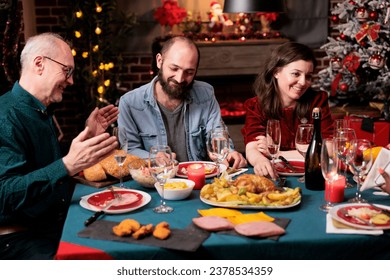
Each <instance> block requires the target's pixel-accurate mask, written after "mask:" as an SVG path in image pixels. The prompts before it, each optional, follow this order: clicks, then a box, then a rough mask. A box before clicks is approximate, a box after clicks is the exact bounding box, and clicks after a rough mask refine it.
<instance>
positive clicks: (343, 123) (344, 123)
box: [333, 119, 349, 136]
mask: <svg viewBox="0 0 390 280" xmlns="http://www.w3.org/2000/svg"><path fill="white" fill-rule="evenodd" d="M333 127H334V131H333V133H334V136H336V135H337V132H338V131H340V130H343V129H346V128H349V121H348V120H346V119H336V120H335V121H334V126H333Z"/></svg>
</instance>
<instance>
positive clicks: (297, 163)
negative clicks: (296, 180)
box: [275, 159, 305, 176]
mask: <svg viewBox="0 0 390 280" xmlns="http://www.w3.org/2000/svg"><path fill="white" fill-rule="evenodd" d="M288 162H289V163H290V164H291V165H292V166H293V167H294V168H295V170H296V172H294V171H292V170H291V169H289V168H288V167H287V166H286V165H285V164H284V163H283V162H282V161H281V160H280V159H277V160H275V169H276V172H278V174H279V175H282V176H303V175H305V161H304V160H301V159H288Z"/></svg>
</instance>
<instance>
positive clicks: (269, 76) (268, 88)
mask: <svg viewBox="0 0 390 280" xmlns="http://www.w3.org/2000/svg"><path fill="white" fill-rule="evenodd" d="M298 60H304V61H309V62H312V63H313V69H314V68H315V67H316V66H317V61H316V58H315V56H314V53H313V51H312V50H311V49H310V48H309V47H307V46H305V45H303V44H299V43H295V42H288V43H285V44H283V45H281V46H279V47H277V48H276V49H275V50H274V51H272V53H271V56H269V57H268V59H267V60H266V62H265V63H264V65H263V67H262V69H261V71H260V73H259V75H257V78H256V81H255V83H254V85H253V89H254V91H255V93H256V95H257V97H258V98H259V101H260V104H261V105H262V111H263V112H264V113H265V114H266V116H268V117H269V118H273V119H280V118H281V116H282V108H283V107H282V106H283V104H282V101H281V96H280V94H281V93H280V92H279V89H278V84H277V80H276V78H275V77H274V75H275V73H276V72H277V71H279V70H280V68H282V67H284V66H286V65H287V64H290V63H292V62H294V61H298ZM312 95H313V93H312V89H311V88H309V89H307V91H306V92H305V93H304V94H303V95H302V96H301V98H300V99H299V100H297V105H296V108H295V111H296V114H297V115H298V117H300V118H302V117H303V116H304V115H305V114H306V112H307V110H309V107H310V100H311V98H312Z"/></svg>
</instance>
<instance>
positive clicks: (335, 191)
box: [325, 175, 346, 203]
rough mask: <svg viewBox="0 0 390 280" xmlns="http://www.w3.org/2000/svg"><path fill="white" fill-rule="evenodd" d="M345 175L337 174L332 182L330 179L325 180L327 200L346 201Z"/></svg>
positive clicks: (333, 201)
mask: <svg viewBox="0 0 390 280" xmlns="http://www.w3.org/2000/svg"><path fill="white" fill-rule="evenodd" d="M345 184H346V180H345V176H342V175H337V177H336V179H334V180H333V181H332V182H331V183H330V182H329V180H326V181H325V200H326V201H330V202H332V203H339V202H343V201H344V189H345Z"/></svg>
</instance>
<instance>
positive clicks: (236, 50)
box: [196, 39, 288, 77]
mask: <svg viewBox="0 0 390 280" xmlns="http://www.w3.org/2000/svg"><path fill="white" fill-rule="evenodd" d="M287 41H288V40H287V39H264V40H246V41H239V40H231V41H230V40H226V41H225V40H224V41H217V42H210V41H209V42H196V45H197V46H198V48H199V51H200V62H199V68H198V72H197V76H198V77H209V76H228V75H256V74H258V73H259V70H260V66H261V65H262V63H263V61H264V59H265V58H266V57H267V56H269V55H270V53H271V51H272V50H273V49H274V48H275V47H277V46H279V45H281V44H283V43H285V42H287Z"/></svg>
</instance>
